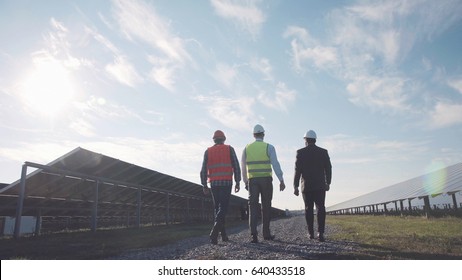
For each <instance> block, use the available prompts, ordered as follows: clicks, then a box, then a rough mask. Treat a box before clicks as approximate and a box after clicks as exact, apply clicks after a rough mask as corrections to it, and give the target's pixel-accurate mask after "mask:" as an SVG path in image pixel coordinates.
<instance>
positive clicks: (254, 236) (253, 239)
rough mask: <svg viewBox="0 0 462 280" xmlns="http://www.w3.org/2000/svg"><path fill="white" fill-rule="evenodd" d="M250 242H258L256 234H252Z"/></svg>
mask: <svg viewBox="0 0 462 280" xmlns="http://www.w3.org/2000/svg"><path fill="white" fill-rule="evenodd" d="M250 243H258V237H257V235H256V234H252V240H250Z"/></svg>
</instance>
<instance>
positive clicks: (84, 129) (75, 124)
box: [69, 119, 96, 137]
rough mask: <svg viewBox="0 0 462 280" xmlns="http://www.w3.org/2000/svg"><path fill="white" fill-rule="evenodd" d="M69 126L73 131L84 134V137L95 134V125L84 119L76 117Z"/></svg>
mask: <svg viewBox="0 0 462 280" xmlns="http://www.w3.org/2000/svg"><path fill="white" fill-rule="evenodd" d="M69 128H70V129H71V130H73V131H74V132H76V133H78V134H80V135H82V136H85V137H94V136H96V129H95V127H94V126H93V125H92V124H91V123H89V122H87V121H86V120H84V119H76V120H73V121H72V122H71V124H70V125H69Z"/></svg>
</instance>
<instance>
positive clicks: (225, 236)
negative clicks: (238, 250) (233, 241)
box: [221, 227, 229, 242]
mask: <svg viewBox="0 0 462 280" xmlns="http://www.w3.org/2000/svg"><path fill="white" fill-rule="evenodd" d="M221 240H223V242H228V241H229V238H228V235H227V234H226V231H225V228H224V227H223V228H222V229H221Z"/></svg>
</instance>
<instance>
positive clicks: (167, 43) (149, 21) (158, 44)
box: [112, 0, 191, 63]
mask: <svg viewBox="0 0 462 280" xmlns="http://www.w3.org/2000/svg"><path fill="white" fill-rule="evenodd" d="M112 2H113V4H114V17H115V18H116V20H117V21H118V23H119V26H120V28H121V30H122V32H124V34H125V35H126V36H127V37H128V38H129V39H134V38H136V39H138V40H141V41H143V42H146V43H148V44H149V45H150V46H152V47H153V48H154V49H155V50H157V51H159V52H161V53H162V54H164V55H165V56H166V57H168V58H169V59H170V60H172V61H176V62H178V63H184V62H186V61H188V60H190V59H191V58H190V56H189V54H188V52H187V51H186V49H185V46H184V40H183V39H182V38H180V37H178V36H176V35H174V34H173V33H172V31H171V27H170V23H169V21H168V20H167V19H164V18H162V17H161V16H160V15H159V14H158V13H157V12H156V10H155V9H154V7H153V6H152V5H150V4H148V3H146V2H144V1H135V0H134V1H121V0H114V1H112Z"/></svg>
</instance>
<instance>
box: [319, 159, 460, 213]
mask: <svg viewBox="0 0 462 280" xmlns="http://www.w3.org/2000/svg"><path fill="white" fill-rule="evenodd" d="M460 191H462V163H458V164H455V165H451V166H448V167H446V168H443V169H439V170H436V171H433V172H430V173H428V174H425V175H422V176H419V177H416V178H413V179H410V180H407V181H404V182H401V183H398V184H394V185H391V186H389V187H385V188H383V189H380V190H377V191H373V192H371V193H368V194H365V195H362V196H359V197H356V198H354V199H351V200H348V201H345V202H342V203H339V204H336V205H333V206H330V207H328V208H327V209H326V210H327V211H328V212H336V211H340V210H347V209H354V208H358V207H365V206H372V205H383V204H385V205H386V204H388V203H392V202H400V201H403V200H412V199H414V198H421V199H422V198H426V197H436V196H438V195H442V194H447V195H455V194H456V193H458V192H460Z"/></svg>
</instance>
